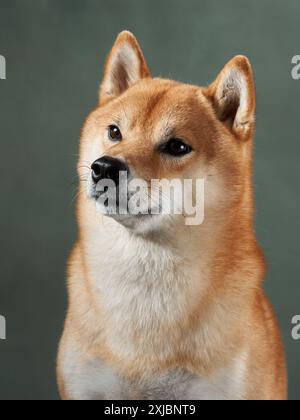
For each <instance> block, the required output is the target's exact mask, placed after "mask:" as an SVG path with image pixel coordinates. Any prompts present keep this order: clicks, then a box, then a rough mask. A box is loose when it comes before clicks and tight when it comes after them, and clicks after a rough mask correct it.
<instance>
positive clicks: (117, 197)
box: [88, 185, 162, 221]
mask: <svg viewBox="0 0 300 420" xmlns="http://www.w3.org/2000/svg"><path fill="white" fill-rule="evenodd" d="M88 196H89V197H88V198H90V199H92V200H93V201H94V202H95V203H96V207H97V209H98V210H99V211H100V212H101V213H102V214H103V215H105V216H109V217H111V218H115V219H119V220H120V219H122V220H126V219H132V218H134V219H136V220H139V221H143V220H148V219H152V218H154V217H156V216H159V215H161V214H162V208H161V206H160V205H158V206H155V207H154V208H153V207H149V205H148V203H147V199H149V197H148V194H146V193H144V194H143V193H141V194H140V195H139V196H138V197H137V196H136V192H135V193H133V192H130V191H120V190H119V188H117V189H116V194H111V193H110V192H109V188H108V187H105V188H104V189H103V191H98V190H97V186H96V185H94V186H93V188H92V192H91V193H90V194H88ZM134 198H135V202H134V203H135V204H136V202H139V206H137V207H136V206H135V205H132V200H133V199H134Z"/></svg>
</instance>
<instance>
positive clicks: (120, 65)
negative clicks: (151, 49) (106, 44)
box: [100, 31, 151, 105]
mask: <svg viewBox="0 0 300 420" xmlns="http://www.w3.org/2000/svg"><path fill="white" fill-rule="evenodd" d="M147 77H151V74H150V71H149V69H148V66H147V63H146V60H145V58H144V55H143V53H142V50H141V47H140V46H139V43H138V41H137V39H136V38H135V36H134V35H132V34H131V33H130V32H127V31H124V32H122V33H121V34H120V35H119V36H118V38H117V40H116V42H115V45H114V47H113V49H112V50H111V53H110V55H109V57H108V60H107V63H106V66H105V72H104V79H103V82H102V85H101V89H100V105H105V104H106V103H107V102H109V101H111V100H112V99H115V98H117V97H118V96H120V95H121V94H122V93H124V92H125V91H126V90H127V89H129V88H130V87H131V86H133V85H134V84H135V83H137V82H138V81H139V80H141V79H144V78H147Z"/></svg>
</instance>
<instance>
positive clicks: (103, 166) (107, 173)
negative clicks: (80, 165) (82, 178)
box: [92, 156, 129, 185]
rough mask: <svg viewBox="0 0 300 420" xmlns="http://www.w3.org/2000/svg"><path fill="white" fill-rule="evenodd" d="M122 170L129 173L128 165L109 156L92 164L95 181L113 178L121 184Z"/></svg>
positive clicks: (117, 183) (116, 182)
mask: <svg viewBox="0 0 300 420" xmlns="http://www.w3.org/2000/svg"><path fill="white" fill-rule="evenodd" d="M120 172H126V173H127V174H128V173H129V168H128V166H127V165H126V164H125V163H124V162H122V161H121V160H119V159H115V158H112V157H109V156H104V157H103V158H101V159H98V160H96V162H94V163H93V164H92V177H93V180H94V182H95V183H97V182H99V181H101V180H103V179H111V180H112V181H114V182H115V184H116V185H119V175H120Z"/></svg>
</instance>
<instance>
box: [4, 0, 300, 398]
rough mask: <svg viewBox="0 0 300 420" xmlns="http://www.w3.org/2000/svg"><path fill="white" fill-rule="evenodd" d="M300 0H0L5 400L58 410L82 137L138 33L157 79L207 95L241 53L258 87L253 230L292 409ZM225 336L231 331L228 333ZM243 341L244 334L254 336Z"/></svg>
mask: <svg viewBox="0 0 300 420" xmlns="http://www.w3.org/2000/svg"><path fill="white" fill-rule="evenodd" d="M299 16H300V2H299V0H288V1H286V0H226V1H224V0H26V1H25V0H0V54H2V55H4V56H5V57H6V59H7V76H8V79H7V80H6V81H0V151H1V155H0V192H1V194H0V202H1V204H0V237H1V267H0V314H2V315H5V316H6V318H7V328H8V337H7V341H5V342H0V399H56V398H58V395H57V391H56V383H55V357H56V349H57V343H58V339H59V335H60V333H61V329H62V326H63V320H64V315H65V310H66V292H65V263H66V259H67V256H68V252H69V250H70V248H71V246H72V244H73V242H74V240H75V238H76V225H75V220H74V196H75V193H76V173H75V165H76V160H77V153H78V139H79V135H80V128H81V126H82V122H83V119H84V117H85V116H86V115H87V114H88V112H89V110H90V109H91V108H93V107H94V106H95V105H96V103H97V90H98V84H99V81H100V78H101V72H102V66H103V63H104V59H105V56H106V54H107V53H108V51H109V49H110V47H111V46H112V43H113V41H114V38H115V36H116V35H117V33H118V32H119V31H121V30H123V29H129V30H131V31H133V32H134V33H135V34H136V35H137V37H138V38H139V39H140V42H141V44H142V46H143V49H144V52H145V55H146V57H147V59H148V62H149V65H150V67H151V69H152V71H153V73H154V74H155V75H162V76H165V77H172V78H175V79H180V80H182V81H186V82H192V83H198V84H202V85H203V84H207V83H209V82H210V81H212V79H213V78H214V76H215V75H216V74H217V72H218V71H219V70H220V69H221V67H222V66H223V65H224V64H225V62H226V61H227V60H229V59H230V58H232V57H233V56H234V55H236V54H246V55H247V56H249V58H250V59H251V61H252V63H253V66H254V70H255V75H256V84H257V93H258V115H257V126H258V127H257V135H256V163H255V169H256V177H255V183H256V196H257V231H258V235H259V238H260V241H261V243H262V245H263V247H264V249H265V252H266V254H267V257H268V261H269V275H268V278H267V283H266V288H267V291H268V295H269V296H270V298H271V300H272V303H273V305H274V307H275V309H276V312H277V314H278V317H279V320H280V324H281V328H282V331H283V335H284V340H285V345H286V350H287V360H288V366H289V383H290V397H291V398H293V399H300V341H298V342H297V341H293V340H292V339H291V318H292V316H293V315H296V314H299V313H300V299H299V293H300V279H299V271H300V270H299V265H300V264H299V236H300V226H299V214H300V199H299V193H298V190H299V177H300V170H299V152H300V139H299V123H300V119H299V108H300V81H298V82H297V81H294V80H293V79H292V78H291V74H290V73H291V58H292V56H294V55H296V54H300V22H299ZM225 328H226V326H225ZM251 333H252V332H251V331H249V334H251Z"/></svg>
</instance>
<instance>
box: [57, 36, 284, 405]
mask: <svg viewBox="0 0 300 420" xmlns="http://www.w3.org/2000/svg"><path fill="white" fill-rule="evenodd" d="M255 107H256V100H255V87H254V80H253V73H252V69H251V65H250V63H249V61H248V60H247V58H245V57H243V56H237V57H235V58H234V59H233V60H232V61H230V62H229V63H228V64H227V65H226V66H225V68H224V69H223V70H222V72H221V73H220V74H219V76H218V77H217V79H216V80H215V82H214V83H213V84H212V85H211V86H209V87H205V88H200V87H197V86H190V85H185V84H181V83H177V82H174V81H171V80H163V79H155V78H152V77H151V74H150V71H149V69H148V66H147V64H146V61H145V58H144V56H143V53H142V51H141V48H140V46H139V44H138V42H137V40H136V38H135V37H134V36H133V35H132V34H130V33H129V32H123V33H121V34H120V35H119V37H118V39H117V41H116V43H115V45H114V47H113V49H112V51H111V53H110V55H109V58H108V61H107V64H106V68H105V74H104V80H103V82H102V85H101V90H100V100H99V107H97V109H96V110H95V111H94V112H93V113H92V114H91V115H90V116H89V117H88V119H87V121H86V123H85V126H84V129H83V133H82V139H81V151H80V161H79V165H78V171H79V175H80V177H81V179H83V181H86V182H82V183H81V185H80V192H79V199H78V223H79V238H78V242H77V244H76V246H75V248H74V250H73V252H72V255H71V257H70V261H69V272H68V289H69V310H68V315H67V319H66V323H65V330H64V334H63V337H62V340H61V343H60V349H59V356H58V371H57V372H58V383H59V389H60V393H61V397H62V399H65V400H97V399H99V400H100V399H110V400H118V399H127V400H131V399H140V400H148V399H165V400H180V399H182V400H187V399H195V400H206V399H208V400H240V399H244V400H247V399H248V400H249V399H254V400H258V399H262V400H277V399H278V400H282V399H286V397H287V389H286V388H287V381H286V369H285V360H284V352H283V346H282V342H281V338H280V333H279V329H278V326H277V322H276V319H275V316H274V314H273V311H272V308H271V306H270V304H269V302H268V300H267V298H266V297H265V294H264V292H263V288H262V285H263V279H264V276H265V260H264V256H263V253H262V251H261V250H260V248H259V245H258V243H257V240H256V236H255V231H254V226H253V218H254V199H253V186H252V175H253V173H252V163H253V157H252V151H253V136H254V129H255ZM121 172H122V173H125V174H128V176H129V177H131V178H139V179H143V180H145V181H146V182H148V183H149V182H150V181H151V180H153V179H158V180H162V179H167V180H173V179H180V180H185V179H193V180H195V179H203V180H204V181H205V193H204V194H205V196H204V202H205V217H204V220H203V223H201V224H200V225H195V226H189V225H187V224H186V223H185V217H184V215H180V214H166V213H164V212H161V213H160V212H158V213H157V214H152V212H151V211H150V210H151V209H150V208H149V209H148V210H149V211H148V212H146V214H143V215H142V216H141V215H139V214H130V213H129V214H127V215H120V214H119V213H118V212H116V213H113V212H110V211H109V210H107V205H106V206H103V205H102V206H99V205H97V203H98V200H99V198H100V196H101V194H102V193H104V191H102V193H100V192H99V191H98V189H97V185H98V184H99V182H100V181H101V180H102V179H109V180H112V181H114V182H115V184H116V185H117V186H118V183H119V175H120V173H121ZM147 193H148V192H147V191H144V194H147ZM117 206H118V203H117ZM105 207H106V208H105Z"/></svg>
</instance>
